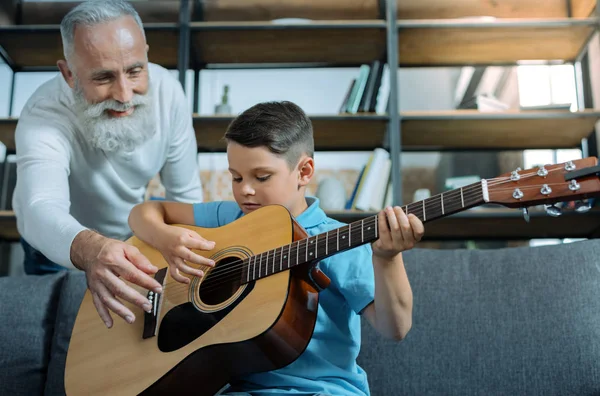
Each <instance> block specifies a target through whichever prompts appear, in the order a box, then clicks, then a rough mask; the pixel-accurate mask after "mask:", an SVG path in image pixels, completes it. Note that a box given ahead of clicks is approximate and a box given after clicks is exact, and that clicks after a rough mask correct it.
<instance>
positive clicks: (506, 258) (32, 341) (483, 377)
mask: <svg viewBox="0 0 600 396" xmlns="http://www.w3.org/2000/svg"><path fill="white" fill-rule="evenodd" d="M405 261H406V263H407V265H406V266H407V272H408V275H409V278H410V281H411V285H412V288H413V293H414V322H413V328H412V330H411V331H410V333H409V334H408V336H407V338H406V339H405V340H404V341H402V342H400V343H393V342H389V341H385V340H382V339H381V338H379V337H377V336H376V334H375V333H374V331H373V330H372V329H371V328H370V327H369V325H368V324H366V323H365V325H364V327H363V339H364V342H363V346H362V350H361V355H360V357H359V359H360V363H361V365H363V367H364V368H365V369H366V370H367V372H368V374H369V382H370V385H371V389H372V394H373V395H600V241H599V240H589V241H582V242H575V243H571V244H565V245H556V246H544V247H536V248H511V249H496V250H429V249H415V250H412V251H409V252H407V253H405ZM85 287H86V286H85V279H84V278H83V276H82V274H81V273H69V274H66V273H65V274H59V275H53V276H41V277H35V276H21V277H18V276H17V277H5V278H0V313H1V316H2V321H1V322H0V328H1V330H0V348H1V349H0V394H2V395H38V394H46V395H59V394H64V391H63V380H62V378H63V374H64V364H65V356H66V351H67V347H68V340H69V336H70V330H71V328H72V326H73V320H74V316H75V314H76V312H77V308H78V305H79V302H80V300H81V297H82V295H83V293H84V291H85Z"/></svg>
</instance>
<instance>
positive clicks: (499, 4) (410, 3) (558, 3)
mask: <svg viewBox="0 0 600 396" xmlns="http://www.w3.org/2000/svg"><path fill="white" fill-rule="evenodd" d="M396 3H397V6H398V19H432V18H435V19H450V18H468V17H481V16H491V17H496V18H539V19H545V18H567V17H569V16H572V17H575V18H586V17H588V16H590V14H591V13H592V12H593V10H594V8H595V6H596V1H595V0H570V1H568V2H567V1H565V0H541V1H540V0H502V1H481V0H455V1H447V0H397V1H396Z"/></svg>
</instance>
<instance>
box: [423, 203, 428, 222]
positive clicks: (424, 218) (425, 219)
mask: <svg viewBox="0 0 600 396" xmlns="http://www.w3.org/2000/svg"><path fill="white" fill-rule="evenodd" d="M423 221H427V216H426V215H425V200H423Z"/></svg>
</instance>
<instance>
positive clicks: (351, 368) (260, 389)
mask: <svg viewBox="0 0 600 396" xmlns="http://www.w3.org/2000/svg"><path fill="white" fill-rule="evenodd" d="M307 203H308V205H309V206H308V208H307V209H306V210H305V211H304V212H303V213H301V214H300V215H299V216H298V217H297V218H296V220H297V221H298V223H300V225H301V226H302V227H304V229H305V230H306V231H307V233H308V234H309V235H310V236H313V235H316V234H320V233H323V232H326V231H329V230H332V229H335V228H339V227H341V226H343V225H344V223H341V222H339V221H336V220H333V219H331V218H329V217H327V215H325V212H323V210H322V209H321V208H320V207H319V200H318V199H317V198H313V197H307ZM243 215H244V213H243V212H242V211H241V209H240V207H239V206H238V205H237V203H235V202H230V201H220V202H207V203H198V204H194V221H195V223H196V225H197V226H199V227H207V228H208V227H210V228H213V227H220V226H223V225H225V224H228V223H231V222H232V221H234V220H236V219H238V218H240V217H241V216H243ZM319 267H320V268H321V270H322V271H323V272H324V273H325V274H326V275H327V276H328V277H329V278H330V279H331V284H330V285H329V287H327V288H326V289H325V290H323V291H321V292H320V297H319V310H318V314H317V323H316V325H315V329H314V333H313V337H312V339H311V341H310V343H309V344H308V347H307V348H306V350H305V351H304V353H303V354H302V355H300V357H299V358H298V359H296V360H295V361H294V362H292V363H291V364H289V365H288V366H286V367H283V368H281V369H279V370H275V371H271V372H267V373H259V374H253V375H249V376H246V377H244V378H243V380H242V381H240V382H237V383H236V384H235V388H236V390H238V388H241V389H240V390H244V391H246V392H251V393H252V394H253V395H273V394H294V395H312V394H315V393H319V392H322V393H325V394H330V395H352V396H355V395H369V394H370V392H369V386H368V383H367V375H366V373H365V371H364V370H363V369H362V368H361V367H360V366H359V365H358V364H357V363H356V357H357V356H358V353H359V350H360V340H361V337H360V316H359V314H360V312H361V311H362V310H363V309H364V308H365V307H366V306H367V305H369V304H370V303H371V302H373V300H374V299H375V283H374V282H375V278H374V274H373V264H372V250H371V245H370V244H365V245H362V246H359V247H356V248H354V249H351V250H348V251H345V252H342V253H338V254H336V255H334V256H331V257H328V258H326V259H324V260H322V261H321V262H320V263H319Z"/></svg>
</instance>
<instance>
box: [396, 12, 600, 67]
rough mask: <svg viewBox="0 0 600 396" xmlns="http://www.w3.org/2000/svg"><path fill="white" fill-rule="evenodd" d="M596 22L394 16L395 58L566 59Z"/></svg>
mask: <svg viewBox="0 0 600 396" xmlns="http://www.w3.org/2000/svg"><path fill="white" fill-rule="evenodd" d="M596 23H597V22H596V19H594V18H582V19H575V18H554V19H498V20H495V21H479V20H469V19H462V20H461V19H452V20H447V19H432V20H399V21H398V29H399V35H400V36H399V37H400V38H399V40H398V51H399V55H398V56H399V62H400V66H405V67H425V66H463V65H509V64H516V63H517V62H519V61H526V60H531V61H567V62H570V61H574V60H575V59H576V58H577V56H578V55H579V54H580V52H581V51H582V49H583V48H584V46H585V45H586V43H587V42H588V40H589V39H590V37H591V35H592V33H593V31H594V26H595V24H596Z"/></svg>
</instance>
